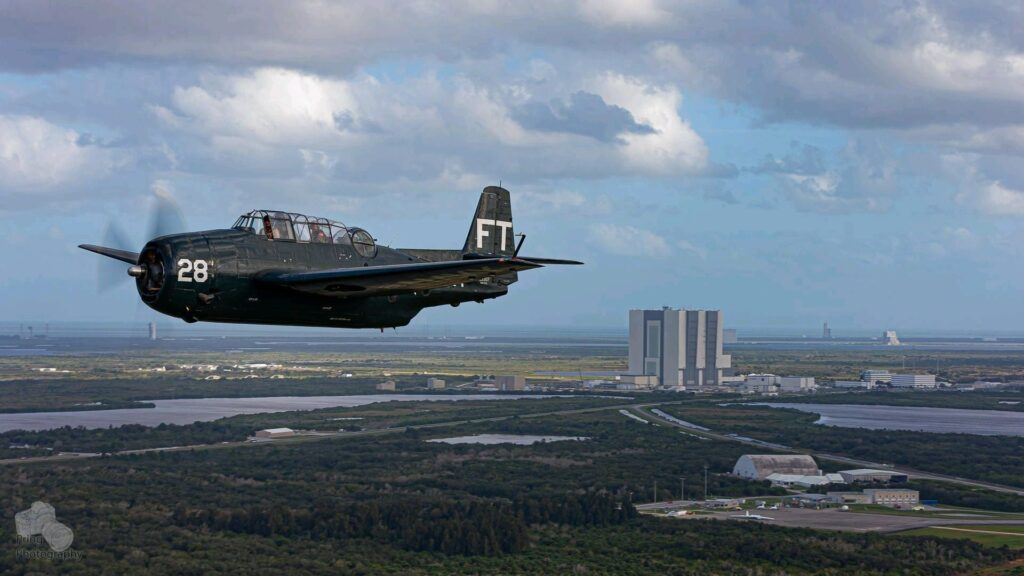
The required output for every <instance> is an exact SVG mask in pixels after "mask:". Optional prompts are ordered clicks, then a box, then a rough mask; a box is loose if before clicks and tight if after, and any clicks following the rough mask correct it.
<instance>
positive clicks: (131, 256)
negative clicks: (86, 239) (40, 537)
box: [78, 244, 139, 264]
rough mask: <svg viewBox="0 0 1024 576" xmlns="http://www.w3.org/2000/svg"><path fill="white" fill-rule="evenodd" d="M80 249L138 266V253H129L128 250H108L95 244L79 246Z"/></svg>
mask: <svg viewBox="0 0 1024 576" xmlns="http://www.w3.org/2000/svg"><path fill="white" fill-rule="evenodd" d="M78 247H79V248H81V249H82V250H88V251H89V252H95V253H97V254H102V255H104V256H106V257H107V258H113V259H114V260H120V261H121V262H126V263H128V264H138V263H139V254H138V252H129V251H127V250H118V249H117V248H107V247H105V246H96V245H94V244H79V245H78Z"/></svg>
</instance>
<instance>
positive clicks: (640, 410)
mask: <svg viewBox="0 0 1024 576" xmlns="http://www.w3.org/2000/svg"><path fill="white" fill-rule="evenodd" d="M648 407H649V406H644V405H634V406H630V407H629V408H628V409H629V410H633V411H634V412H636V413H637V414H639V415H640V416H642V417H644V418H647V419H650V420H653V421H656V422H658V423H660V424H663V425H667V426H673V427H675V428H679V429H680V430H685V431H686V432H688V433H690V434H694V435H696V436H703V437H705V438H713V439H715V440H724V441H726V442H738V443H740V444H746V445H748V446H756V447H758V448H770V449H772V450H776V451H779V452H790V453H793V454H809V455H811V456H814V457H816V458H820V459H822V460H831V461H833V462H842V463H844V464H851V465H854V466H858V467H861V468H877V469H883V470H891V471H893V472H897V473H899V474H906V475H907V476H910V477H912V478H918V479H921V480H941V481H943V482H951V483H954V484H961V485H963V486H972V487H975V488H985V489H987V490H992V491H994V492H1002V493H1004V494H1014V495H1016V496H1024V489H1021V488H1016V487H1013V486H1004V485H1002V484H994V483H992V482H984V481H981V480H974V479H971V478H962V477H960V476H950V475H948V474H937V473H935V472H924V471H921V470H916V469H913V468H907V467H904V466H889V465H886V464H881V463H878V462H871V461H868V460H860V459H857V458H848V457H846V456H839V455H836V454H827V453H824V452H815V451H813V450H806V449H800V448H791V447H788V446H782V445H780V444H769V443H767V442H763V441H760V440H755V439H753V438H744V437H741V436H732V435H729V434H720V433H717V432H713V431H704V430H697V429H694V428H691V427H689V426H684V425H681V424H678V423H676V422H672V421H671V420H666V419H665V418H662V417H661V416H658V415H657V414H654V413H653V412H651V411H650V410H648V409H647V408H648Z"/></svg>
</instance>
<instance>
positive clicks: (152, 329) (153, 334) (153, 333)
mask: <svg viewBox="0 0 1024 576" xmlns="http://www.w3.org/2000/svg"><path fill="white" fill-rule="evenodd" d="M149 339H150V340H156V322H150V323H149Z"/></svg>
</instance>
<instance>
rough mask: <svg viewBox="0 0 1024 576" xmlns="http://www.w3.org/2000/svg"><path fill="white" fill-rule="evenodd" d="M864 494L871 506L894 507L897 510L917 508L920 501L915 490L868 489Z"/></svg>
mask: <svg viewBox="0 0 1024 576" xmlns="http://www.w3.org/2000/svg"><path fill="white" fill-rule="evenodd" d="M864 494H866V495H867V496H869V497H870V498H871V503H872V504H881V505H882V506H895V507H897V508H909V507H911V506H917V503H918V501H919V500H920V494H918V492H917V490H908V489H906V488H877V489H875V488H870V489H868V490H865V491H864Z"/></svg>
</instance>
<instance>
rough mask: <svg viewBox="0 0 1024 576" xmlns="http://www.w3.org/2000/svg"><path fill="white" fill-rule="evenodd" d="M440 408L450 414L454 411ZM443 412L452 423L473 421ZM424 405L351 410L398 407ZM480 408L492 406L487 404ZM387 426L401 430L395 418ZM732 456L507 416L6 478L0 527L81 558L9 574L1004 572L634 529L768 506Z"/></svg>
mask: <svg viewBox="0 0 1024 576" xmlns="http://www.w3.org/2000/svg"><path fill="white" fill-rule="evenodd" d="M455 404H457V403H455ZM455 404H450V405H446V406H445V411H446V414H444V417H445V418H448V419H452V420H456V419H459V418H460V417H462V418H465V417H467V416H468V415H470V414H472V413H473V412H474V411H480V410H481V409H482V407H481V406H457V405H455ZM436 406H437V404H435V403H426V402H424V403H409V404H403V405H402V406H401V407H400V408H399V407H384V406H366V407H362V408H358V409H349V410H348V411H347V412H346V413H349V414H358V413H360V412H359V411H360V410H362V411H363V412H362V413H363V414H370V413H375V412H381V411H382V412H383V413H387V412H388V411H389V410H392V409H394V410H399V409H400V410H402V411H409V414H408V415H409V417H410V418H414V417H415V416H417V415H422V414H425V415H430V412H425V413H417V412H416V410H433V409H435V407H436ZM496 409H497V408H496ZM392 418H395V419H397V421H399V422H400V421H401V418H400V417H397V416H394V415H393V416H392ZM482 432H488V433H519V434H551V435H555V434H557V435H563V436H579V437H584V438H586V440H581V441H563V442H545V443H539V444H534V445H530V446H518V445H511V444H500V445H472V444H461V445H447V444H443V443H433V442H427V441H426V440H428V439H434V438H443V437H447V436H454V435H465V434H474V433H482ZM744 451H746V449H745V448H744V447H743V446H740V445H737V444H733V443H725V442H718V441H713V440H700V439H697V438H695V437H693V436H689V435H686V434H682V433H680V432H679V431H678V430H675V429H671V428H668V427H661V426H654V425H644V424H641V423H639V422H636V421H633V420H630V419H628V418H626V417H624V416H622V415H621V414H619V413H618V412H617V411H615V410H606V411H601V412H587V413H575V414H561V415H554V416H542V417H535V418H529V417H519V418H509V419H506V420H501V421H485V422H475V423H467V424H461V425H458V426H454V427H445V428H437V429H431V428H427V429H409V430H408V431H406V432H403V433H396V434H390V435H385V436H353V437H349V438H331V439H325V440H320V441H315V442H303V443H292V444H288V443H280V444H277V443H270V444H263V445H250V446H245V447H239V448H226V449H207V450H194V451H183V452H171V453H166V452H162V453H153V454H145V455H135V456H117V457H104V458H97V459H90V460H84V461H75V462H63V463H45V464H24V465H17V464H14V465H6V466H2V467H0V482H3V483H4V485H5V486H8V487H9V490H8V491H7V497H6V498H4V499H3V500H2V502H3V508H4V509H3V511H2V513H3V514H5V515H7V517H8V518H10V517H12V516H13V514H14V513H15V512H17V511H18V510H23V509H25V508H27V507H28V506H29V505H31V503H32V502H33V501H35V500H43V501H46V502H49V503H51V504H52V505H54V506H55V508H56V509H57V516H58V518H59V519H60V520H61V521H62V522H64V523H65V524H67V525H68V526H70V527H71V528H72V529H73V530H74V531H75V541H74V549H75V550H77V551H80V552H81V553H82V556H81V559H80V560H42V559H32V560H29V559H24V558H19V557H17V552H18V540H17V539H16V538H14V536H13V522H7V523H0V543H2V545H0V566H4V567H5V571H6V573H11V574H33V573H54V572H59V573H66V574H113V573H118V574H121V573H126V574H127V573H138V574H142V573H146V574H287V573H307V574H336V573H352V574H395V573H408V574H450V573H525V572H530V573H559V574H561V573H587V574H651V573H662V574H750V575H755V574H756V575H763V574H780V575H781V574H808V575H809V574H837V575H838V574H894V575H895V574H922V575H926V574H927V575H931V574H936V575H938V574H959V573H963V572H965V571H968V570H971V569H975V568H979V567H983V566H989V565H993V564H999V563H1004V562H1006V561H1008V560H1010V559H1011V558H1014V557H1015V556H1014V554H1015V553H1014V552H1012V551H1009V550H1006V549H998V548H995V549H993V548H984V547H982V546H980V545H978V544H975V543H972V542H968V541H959V540H947V539H941V538H934V537H913V538H897V537H891V536H886V535H872V534H851V533H838V532H820V531H811V530H801V529H784V528H780V527H771V526H762V525H755V524H747V523H731V522H719V521H708V520H688V519H671V518H658V517H651V516H642V515H641V516H638V515H637V514H636V511H635V508H634V506H635V504H638V503H642V502H646V501H650V500H651V499H653V498H654V496H655V495H654V494H653V491H652V490H653V485H654V482H655V481H657V484H658V491H659V493H658V495H657V496H658V498H660V499H667V498H675V497H678V492H677V490H676V488H675V487H678V486H679V478H680V477H683V478H685V479H686V488H687V494H686V496H687V497H688V498H694V497H702V496H703V482H702V476H703V467H704V465H708V466H709V468H710V470H711V472H712V473H711V475H710V478H709V490H710V495H712V496H729V495H736V496H738V495H745V496H753V495H758V494H760V495H778V494H780V493H782V491H781V490H780V489H778V488H771V487H770V486H768V485H767V484H766V483H756V482H748V481H745V480H741V479H738V478H733V477H731V476H727V475H724V474H722V473H723V472H726V471H728V470H730V469H731V467H732V465H733V463H734V462H735V459H736V458H737V457H738V456H739V455H740V454H742V453H743V452H744Z"/></svg>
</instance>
